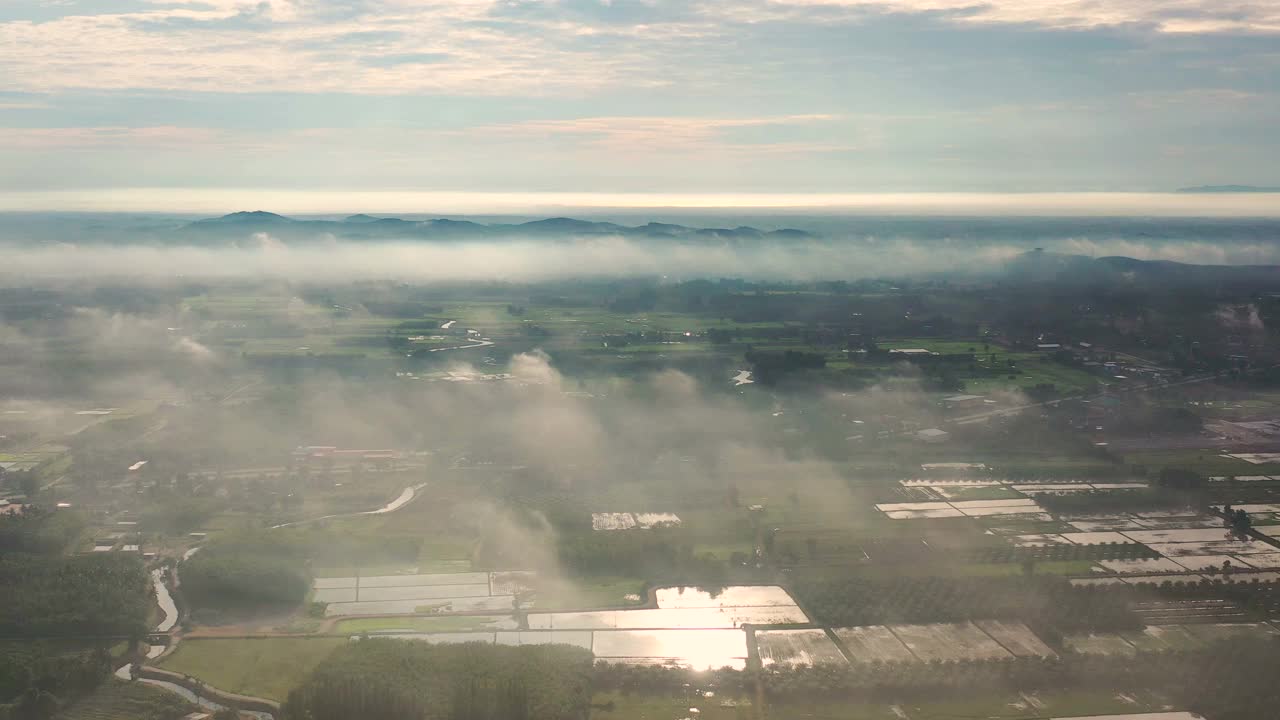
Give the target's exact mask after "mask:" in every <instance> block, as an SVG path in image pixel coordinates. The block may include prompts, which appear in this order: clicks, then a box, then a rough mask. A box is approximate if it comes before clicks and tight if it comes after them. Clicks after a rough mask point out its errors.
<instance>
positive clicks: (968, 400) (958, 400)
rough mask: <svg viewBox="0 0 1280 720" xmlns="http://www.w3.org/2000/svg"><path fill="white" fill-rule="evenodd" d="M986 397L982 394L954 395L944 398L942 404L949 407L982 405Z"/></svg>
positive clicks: (960, 407)
mask: <svg viewBox="0 0 1280 720" xmlns="http://www.w3.org/2000/svg"><path fill="white" fill-rule="evenodd" d="M984 400H986V398H985V397H983V396H981V395H952V396H951V397H945V398H942V404H943V405H945V406H946V407H947V408H949V409H964V408H974V407H982V403H983V401H984Z"/></svg>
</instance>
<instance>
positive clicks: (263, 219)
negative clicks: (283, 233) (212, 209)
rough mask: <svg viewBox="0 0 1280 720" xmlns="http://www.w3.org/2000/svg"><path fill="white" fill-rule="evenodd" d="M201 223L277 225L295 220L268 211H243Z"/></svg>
mask: <svg viewBox="0 0 1280 720" xmlns="http://www.w3.org/2000/svg"><path fill="white" fill-rule="evenodd" d="M198 222H201V223H277V222H293V220H291V219H289V218H287V217H285V216H283V215H277V214H275V213H273V212H267V211H266V210H241V211H240V212H233V213H230V214H228V215H223V216H222V217H217V218H208V219H205V220H199V221H198Z"/></svg>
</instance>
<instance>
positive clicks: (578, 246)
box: [0, 234, 1280, 284]
mask: <svg viewBox="0 0 1280 720" xmlns="http://www.w3.org/2000/svg"><path fill="white" fill-rule="evenodd" d="M1028 249H1030V248H1029V247H1027V246H1018V245H1009V244H992V245H984V244H980V243H975V242H972V241H968V240H966V241H950V240H935V241H928V242H924V241H917V240H907V239H885V240H881V239H874V238H871V239H859V240H854V241H847V242H834V241H821V242H820V241H805V242H787V243H772V244H768V245H765V244H744V245H694V244H671V243H662V242H637V241H633V240H627V239H622V238H613V237H603V238H591V239H576V240H565V241H560V242H548V241H532V240H527V241H502V242H466V243H456V244H455V243H448V244H445V243H440V244H424V243H409V242H385V243H382V242H380V243H352V242H341V241H336V240H332V239H328V240H318V241H315V242H311V243H305V244H291V245H289V244H285V243H283V242H280V241H279V240H277V239H275V238H273V237H271V236H269V235H265V234H257V235H255V236H253V237H252V238H250V239H247V240H246V241H244V242H242V243H240V244H238V245H237V246H235V247H223V248H210V247H200V246H190V245H188V246H166V247H157V246H150V245H146V246H144V245H113V246H101V245H75V244H60V245H52V246H40V247H31V246H10V247H7V248H5V249H4V250H3V252H4V258H5V262H4V265H3V267H2V268H0V281H2V282H4V283H6V284H15V283H31V282H35V281H38V280H41V279H58V278H76V279H78V280H81V281H84V280H103V279H124V278H127V279H132V280H142V281H147V282H164V281H168V280H172V279H175V278H187V279H228V278H249V279H267V278H279V279H285V280H295V281H314V282H334V281H353V280H376V279H392V280H400V281H406V282H450V283H462V282H474V281H484V280H501V281H511V282H538V281H545V280H558V279H566V278H573V277H635V276H647V277H652V276H666V277H669V278H672V279H692V278H699V277H740V278H747V279H770V280H780V281H789V280H790V281H799V280H851V279H861V278H868V277H883V276H904V275H922V274H936V273H968V274H973V273H983V272H991V271H996V270H1000V269H1002V268H1003V267H1004V264H1005V263H1006V262H1007V261H1008V260H1010V259H1012V258H1014V257H1016V256H1017V255H1019V254H1021V253H1023V252H1026V251H1027V250H1028ZM1044 249H1045V250H1048V251H1053V252H1061V253H1066V254H1076V255H1084V256H1092V257H1103V256H1111V255H1120V256H1126V257H1132V258H1137V259H1142V260H1169V261H1176V262H1184V263H1193V264H1209V265H1267V264H1280V246H1277V245H1275V244H1238V243H1232V244H1215V243H1210V242H1167V243H1154V242H1153V243H1143V242H1138V241H1134V240H1131V239H1090V238H1074V239H1068V240H1063V241H1057V242H1055V243H1053V244H1047V245H1046V246H1045V248H1044Z"/></svg>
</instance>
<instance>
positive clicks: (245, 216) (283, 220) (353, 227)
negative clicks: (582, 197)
mask: <svg viewBox="0 0 1280 720" xmlns="http://www.w3.org/2000/svg"><path fill="white" fill-rule="evenodd" d="M179 232H180V234H182V235H185V236H188V237H190V236H199V237H202V238H205V239H207V240H209V239H214V238H217V237H219V236H225V238H226V239H229V240H230V239H241V238H243V237H244V235H245V233H257V232H264V233H270V234H271V235H272V236H275V237H279V238H281V239H285V240H304V239H308V238H314V237H318V236H322V235H323V236H332V237H337V238H342V239H345V240H427V241H450V240H468V239H472V238H512V239H517V238H529V237H533V238H546V237H559V238H581V237H589V236H595V235H598V236H618V237H628V238H654V239H663V238H666V239H675V240H698V241H710V240H714V241H751V240H766V239H774V240H802V239H806V238H812V237H814V236H813V235H812V234H810V233H808V232H805V231H803V230H794V229H783V230H772V231H764V230H759V229H757V228H753V227H746V226H742V227H736V228H694V227H687V226H685V225H674V224H670V223H654V222H651V223H648V224H646V225H641V226H637V227H629V226H626V225H619V224H616V223H611V222H593V221H590V220H578V219H575V218H568V217H554V218H546V219H543V220H533V221H530V222H524V223H491V224H483V223H477V222H471V221H464V220H448V219H444V218H438V219H432V220H404V219H401V218H396V217H375V216H373V215H365V214H358V215H350V216H348V217H345V218H343V219H341V220H312V219H301V220H299V219H293V218H289V217H286V216H284V215H277V214H275V213H270V212H263V211H260V210H258V211H253V212H236V213H231V214H230V215H223V216H222V217H217V218H206V219H203V220H197V221H195V222H192V223H189V224H187V225H185V226H183V227H181V228H180V229H179Z"/></svg>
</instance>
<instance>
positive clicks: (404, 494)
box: [271, 483, 427, 530]
mask: <svg viewBox="0 0 1280 720" xmlns="http://www.w3.org/2000/svg"><path fill="white" fill-rule="evenodd" d="M426 486H427V484H426V483H418V484H417V485H411V486H409V487H407V488H405V489H404V490H403V491H401V492H400V495H399V497H397V498H396V499H395V500H392V501H391V502H389V503H387V504H386V505H383V506H382V507H380V508H378V509H377V510H366V511H364V512H354V513H339V514H337V515H324V516H322V517H315V518H308V519H306V520H295V521H293V522H287V523H281V524H279V525H272V526H271V529H272V530H276V529H279V528H286V527H295V526H298V525H306V524H307V523H313V522H320V521H321V520H333V519H335V518H345V517H359V516H361V515H385V514H386V513H390V512H395V511H396V510H399V509H400V508H402V507H404V506H405V505H408V504H409V503H410V502H412V501H413V499H414V497H416V496H417V493H418V491H419V490H421V489H422V488H424V487H426Z"/></svg>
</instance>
